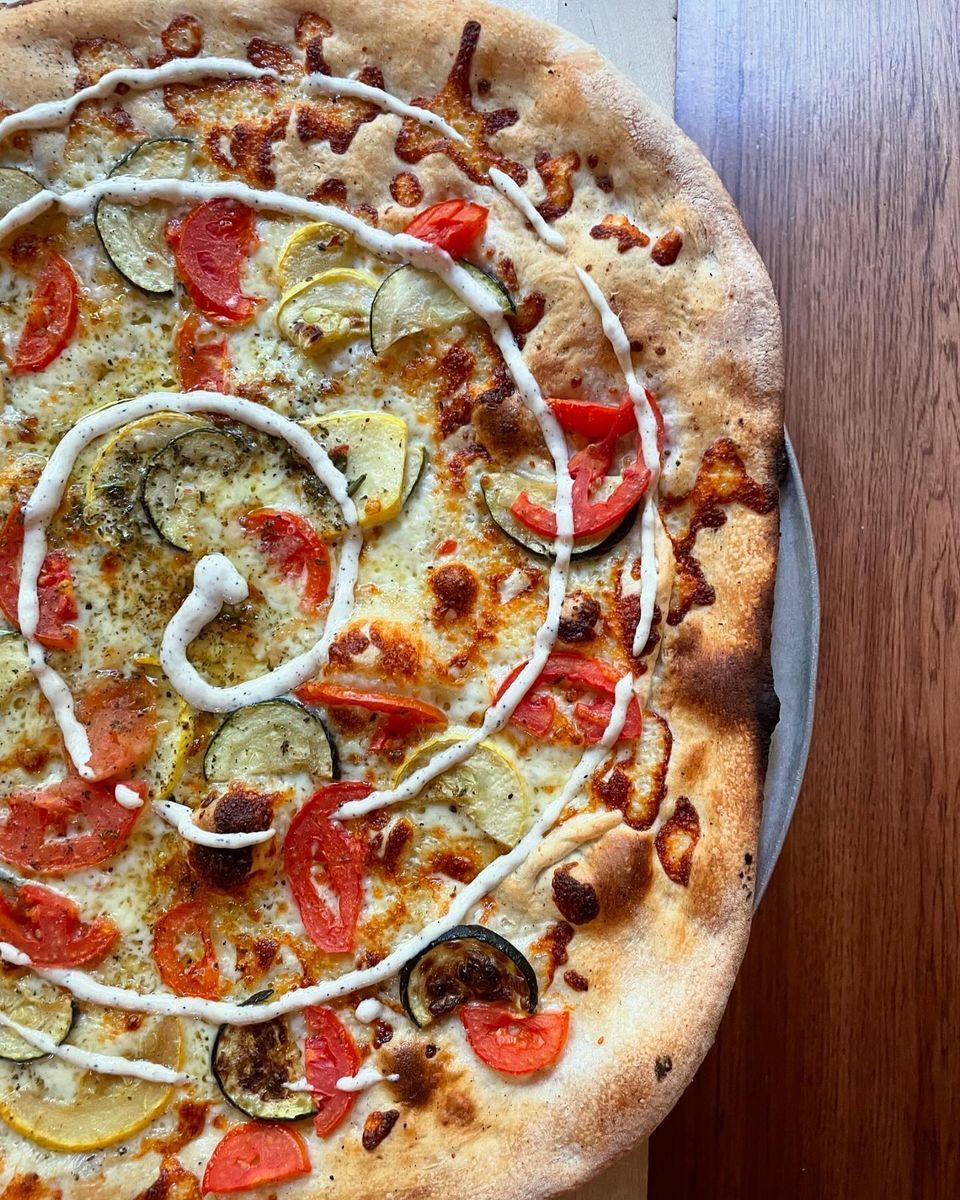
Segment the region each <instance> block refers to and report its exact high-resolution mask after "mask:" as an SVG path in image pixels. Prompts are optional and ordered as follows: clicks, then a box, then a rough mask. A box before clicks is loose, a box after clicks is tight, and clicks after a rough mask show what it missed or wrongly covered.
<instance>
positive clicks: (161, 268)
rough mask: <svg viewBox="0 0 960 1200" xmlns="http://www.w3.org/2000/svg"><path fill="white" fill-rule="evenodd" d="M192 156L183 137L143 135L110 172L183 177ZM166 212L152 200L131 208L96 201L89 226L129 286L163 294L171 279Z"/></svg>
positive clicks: (173, 275) (173, 271)
mask: <svg viewBox="0 0 960 1200" xmlns="http://www.w3.org/2000/svg"><path fill="white" fill-rule="evenodd" d="M192 158H193V143H192V142H191V141H190V139H189V138H182V137H176V138H148V139H147V141H145V142H141V143H140V144H139V145H138V146H134V147H133V149H132V150H129V151H128V152H127V153H126V154H125V155H124V156H123V158H121V159H120V161H119V162H118V163H117V164H116V166H115V167H114V168H113V170H112V171H111V172H110V175H111V176H114V175H137V176H149V177H151V178H153V179H185V178H186V177H187V175H188V174H189V171H190V164H191V161H192ZM167 216H168V213H167V210H166V208H165V207H163V206H161V205H157V204H145V205H140V206H136V205H133V204H114V203H112V202H111V201H109V200H101V201H100V202H99V203H98V204H97V208H96V211H95V213H94V217H93V220H94V224H95V225H96V227H97V233H99V235H100V240H101V242H103V248H104V250H106V252H107V256H108V257H109V259H110V261H111V262H112V263H113V265H114V266H115V267H116V269H117V270H118V271H119V272H120V274H121V275H122V276H123V277H124V279H126V280H128V281H129V282H130V283H132V284H133V285H134V286H135V287H138V288H140V289H141V290H142V291H144V292H149V293H150V294H151V295H153V296H169V295H170V293H171V292H172V291H173V285H174V283H175V282H176V269H175V267H174V261H173V254H172V253H171V251H170V248H169V247H168V246H167V244H166V242H165V240H164V236H163V231H164V227H165V225H166V222H167Z"/></svg>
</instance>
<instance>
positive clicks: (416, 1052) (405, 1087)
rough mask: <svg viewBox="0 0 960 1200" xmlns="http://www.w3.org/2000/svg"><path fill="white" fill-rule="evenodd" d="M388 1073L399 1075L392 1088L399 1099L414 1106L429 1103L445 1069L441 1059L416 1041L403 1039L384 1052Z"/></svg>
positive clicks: (417, 1106) (391, 1085)
mask: <svg viewBox="0 0 960 1200" xmlns="http://www.w3.org/2000/svg"><path fill="white" fill-rule="evenodd" d="M385 1054H386V1057H387V1062H388V1066H387V1070H386V1071H385V1072H384V1073H385V1074H388V1075H399V1076H400V1078H399V1079H395V1080H394V1081H393V1082H392V1083H391V1084H390V1088H391V1090H392V1092H393V1094H394V1096H395V1097H396V1099H397V1100H399V1101H401V1103H403V1104H409V1105H411V1106H412V1107H414V1108H419V1107H420V1106H421V1105H424V1104H426V1103H428V1101H429V1100H430V1098H431V1096H432V1095H433V1093H434V1092H435V1091H436V1089H437V1088H438V1087H439V1086H440V1082H441V1079H442V1078H443V1072H442V1069H441V1066H440V1063H439V1062H437V1061H435V1060H434V1058H433V1056H432V1055H427V1054H426V1052H425V1048H424V1047H423V1046H421V1045H420V1044H419V1043H417V1042H410V1041H407V1042H400V1043H399V1044H398V1045H396V1046H394V1047H393V1048H392V1049H390V1050H388V1051H386V1052H385Z"/></svg>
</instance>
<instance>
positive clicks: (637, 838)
mask: <svg viewBox="0 0 960 1200" xmlns="http://www.w3.org/2000/svg"><path fill="white" fill-rule="evenodd" d="M590 869H591V872H592V874H593V878H594V881H595V887H596V890H597V896H598V899H599V901H600V908H601V911H602V912H603V919H604V920H605V921H617V920H620V919H621V918H623V917H626V916H628V915H629V914H630V913H632V912H635V911H636V909H637V906H638V905H639V904H640V902H641V901H642V900H643V898H644V897H645V896H646V894H647V892H648V891H649V890H650V884H651V883H652V882H653V843H652V841H651V839H650V838H649V837H642V836H641V835H640V834H638V833H636V832H634V831H632V830H631V831H628V830H626V829H620V830H618V831H616V832H615V833H612V834H611V835H610V836H609V837H608V838H605V839H604V841H602V842H601V843H599V845H598V846H597V848H596V850H595V851H594V853H593V855H592V856H591V859H590Z"/></svg>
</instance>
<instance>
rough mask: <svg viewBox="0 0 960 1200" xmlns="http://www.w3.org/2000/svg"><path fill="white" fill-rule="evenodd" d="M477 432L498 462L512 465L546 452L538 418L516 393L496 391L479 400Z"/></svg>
mask: <svg viewBox="0 0 960 1200" xmlns="http://www.w3.org/2000/svg"><path fill="white" fill-rule="evenodd" d="M473 429H474V432H475V433H476V436H477V440H478V441H479V442H480V443H481V445H482V446H483V448H484V449H485V450H486V451H487V453H488V454H489V455H490V457H491V458H492V459H493V461H494V462H511V461H513V460H514V459H516V458H520V457H522V456H523V455H526V454H533V453H545V451H546V443H545V442H544V440H543V433H542V432H541V430H540V426H539V425H538V424H537V419H536V417H535V416H534V415H533V413H532V412H530V410H529V409H528V408H527V406H526V405H525V404H524V403H523V401H522V400H521V399H520V397H519V395H518V394H517V393H516V392H515V391H510V392H509V393H507V394H504V393H503V392H501V391H500V390H499V389H497V388H493V389H491V390H490V391H489V392H485V393H484V394H483V395H482V396H479V397H478V398H477V403H476V406H475V407H474V410H473Z"/></svg>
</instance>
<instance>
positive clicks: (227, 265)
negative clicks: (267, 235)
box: [176, 199, 260, 321]
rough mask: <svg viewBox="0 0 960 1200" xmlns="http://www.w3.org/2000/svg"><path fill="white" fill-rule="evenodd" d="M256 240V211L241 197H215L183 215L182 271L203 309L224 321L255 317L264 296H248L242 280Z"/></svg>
mask: <svg viewBox="0 0 960 1200" xmlns="http://www.w3.org/2000/svg"><path fill="white" fill-rule="evenodd" d="M256 244H257V234H256V230H255V228H254V212H253V209H252V208H247V206H246V205H245V204H240V203H239V202H238V201H236V200H228V199H222V200H210V201H209V202H208V203H207V204H201V205H200V207H199V208H195V209H194V210H193V211H192V212H191V213H189V214H188V215H187V216H186V217H185V218H184V221H183V224H182V225H180V226H179V229H178V236H177V242H176V259H177V270H178V271H179V272H180V277H181V278H182V279H183V282H184V283H185V284H186V288H187V291H188V292H189V293H190V298H191V299H192V300H193V302H194V304H196V306H197V308H199V309H200V311H201V312H203V313H206V315H207V316H208V317H217V318H219V319H220V320H225V321H249V320H250V318H251V317H252V316H253V310H254V308H255V307H256V306H257V304H259V303H260V297H259V296H247V295H245V294H244V292H243V288H242V286H241V283H240V279H241V276H242V274H243V268H244V266H245V265H246V261H247V258H248V257H249V256H250V252H251V251H252V250H253V249H254V247H255V246H256Z"/></svg>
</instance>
